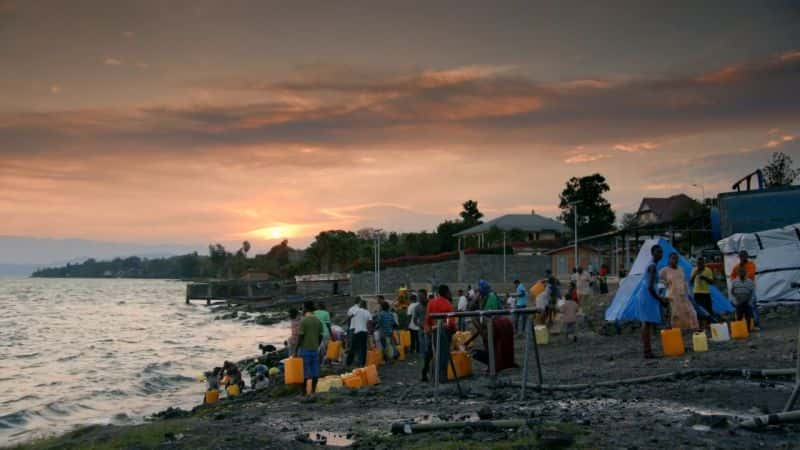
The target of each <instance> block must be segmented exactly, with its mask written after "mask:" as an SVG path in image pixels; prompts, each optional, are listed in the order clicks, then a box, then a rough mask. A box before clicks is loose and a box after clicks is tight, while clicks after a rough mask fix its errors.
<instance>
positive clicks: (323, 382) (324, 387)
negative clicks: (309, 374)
mask: <svg viewBox="0 0 800 450" xmlns="http://www.w3.org/2000/svg"><path fill="white" fill-rule="evenodd" d="M330 390H331V380H329V379H327V378H321V379H320V380H319V381H317V392H319V393H322V392H328V391H330Z"/></svg>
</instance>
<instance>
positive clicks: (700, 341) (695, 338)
mask: <svg viewBox="0 0 800 450" xmlns="http://www.w3.org/2000/svg"><path fill="white" fill-rule="evenodd" d="M692 349H693V350H694V351H695V352H707V351H708V337H706V333H705V331H700V332H697V333H694V334H692Z"/></svg>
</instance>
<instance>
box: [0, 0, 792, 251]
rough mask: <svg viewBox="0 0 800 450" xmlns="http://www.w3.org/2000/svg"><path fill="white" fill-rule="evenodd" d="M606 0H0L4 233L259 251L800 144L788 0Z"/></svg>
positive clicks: (506, 206)
mask: <svg viewBox="0 0 800 450" xmlns="http://www.w3.org/2000/svg"><path fill="white" fill-rule="evenodd" d="M597 3H603V5H599V4H597V5H595V4H591V3H588V2H569V1H566V2H542V1H520V2H516V1H500V2H485V1H472V0H460V1H451V2H413V1H408V2H380V1H366V2H349V1H341V2H327V1H321V2H310V1H293V2H271V1H255V0H254V1H238V0H229V1H225V2H221V1H206V0H194V1H180V0H175V1H169V2H163V1H150V0H140V1H136V2H108V1H80V0H77V1H71V2H63V1H40V0H24V1H23V0H0V43H1V44H0V217H2V220H0V235H2V236H14V237H25V238H36V239H44V238H50V239H88V240H95V241H104V242H125V243H130V244H132V245H145V246H150V245H167V244H169V245H173V246H188V247H192V246H195V247H197V248H199V249H202V248H204V247H205V246H206V245H207V244H208V243H209V242H224V243H234V242H239V241H241V240H244V239H248V240H250V241H251V242H252V243H253V244H254V247H255V249H256V251H263V250H265V249H267V248H269V246H271V245H274V244H275V243H276V242H278V241H279V240H280V239H283V238H288V239H289V241H290V244H291V245H293V246H296V247H304V246H305V245H307V244H308V243H309V242H310V241H311V240H312V239H313V236H314V235H316V233H318V232H319V231H322V230H325V229H352V230H357V229H359V228H363V227H379V228H383V229H387V230H397V231H417V230H423V229H427V230H431V229H433V228H435V226H436V224H438V223H439V222H441V221H442V220H444V219H446V218H455V217H457V214H458V211H459V209H460V205H461V203H462V202H464V201H465V200H467V199H474V200H477V201H478V203H479V207H480V209H481V210H482V211H483V212H484V213H485V214H486V216H487V217H489V218H491V217H495V216H498V215H501V214H505V213H527V212H530V211H531V210H534V211H536V212H537V213H539V214H542V215H545V216H549V217H554V216H557V215H558V213H559V211H558V208H557V204H558V194H559V192H560V191H561V189H563V187H564V183H565V182H566V181H567V180H568V179H569V178H570V177H573V176H582V175H589V174H592V173H595V172H599V173H601V174H603V175H604V176H605V177H606V178H607V179H608V182H609V184H610V186H611V191H610V192H609V193H608V194H607V197H608V199H609V201H610V202H611V203H612V205H613V207H614V209H615V211H616V212H617V213H618V215H620V216H621V215H622V213H625V212H632V211H635V210H636V209H637V207H638V205H639V202H640V201H641V199H642V197H645V196H649V197H654V196H655V197H658V196H669V195H673V194H677V193H681V192H684V193H687V194H689V195H691V196H694V197H697V198H701V197H702V196H703V195H705V196H707V197H711V196H715V195H716V194H717V193H718V192H725V191H728V190H730V186H731V184H732V183H733V182H734V181H736V180H737V179H739V178H741V177H742V176H744V175H745V174H747V173H749V172H751V171H752V170H755V169H757V168H759V167H762V166H764V165H765V164H766V162H767V161H768V159H769V157H770V155H771V154H772V153H773V152H774V151H783V152H784V153H787V154H789V155H790V156H793V157H794V159H795V161H796V162H797V163H800V101H798V94H797V93H798V92H800V6H798V4H797V3H796V2H792V1H762V2H750V1H746V2H739V1H719V2H713V1H712V2H681V1H676V2H642V1H624V2H623V1H620V2H610V3H607V2H597ZM181 248H183V247H181ZM0 253H3V254H4V255H5V257H6V259H8V258H12V259H13V258H14V257H15V256H14V255H13V254H12V253H11V252H9V251H6V252H3V251H2V249H0ZM0 260H2V258H0Z"/></svg>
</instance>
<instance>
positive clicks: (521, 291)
mask: <svg viewBox="0 0 800 450" xmlns="http://www.w3.org/2000/svg"><path fill="white" fill-rule="evenodd" d="M514 287H515V289H516V291H515V292H514V297H515V298H516V309H523V308H527V307H528V290H527V289H525V285H524V284H522V283H520V282H519V280H514ZM514 322H515V328H516V329H517V333H518V334H520V335H522V334H523V333H524V332H525V326H526V325H527V324H528V315H527V314H518V315H517V317H516V319H515V321H514Z"/></svg>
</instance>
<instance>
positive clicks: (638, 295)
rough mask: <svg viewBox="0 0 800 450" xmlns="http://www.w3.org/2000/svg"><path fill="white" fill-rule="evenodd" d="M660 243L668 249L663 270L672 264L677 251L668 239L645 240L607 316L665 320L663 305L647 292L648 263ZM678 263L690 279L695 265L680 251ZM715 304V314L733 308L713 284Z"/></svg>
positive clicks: (712, 300) (657, 267) (607, 318)
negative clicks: (671, 260)
mask: <svg viewBox="0 0 800 450" xmlns="http://www.w3.org/2000/svg"><path fill="white" fill-rule="evenodd" d="M656 244H659V245H661V248H662V249H663V250H664V257H663V258H661V261H659V262H658V265H657V266H656V269H657V270H659V271H660V270H661V269H662V268H664V267H666V266H667V265H668V264H669V255H670V254H671V253H672V252H677V251H676V250H675V248H674V247H673V246H672V244H671V243H670V242H669V241H668V240H666V239H663V238H660V239H649V240H647V241H645V242H644V244H643V245H642V248H641V250H639V254H638V255H637V256H636V261H634V263H633V266H632V267H631V271H630V273H629V274H628V276H627V277H625V278H623V279H622V281H621V282H620V284H619V288H618V289H617V292H616V294H614V299H613V300H611V305H610V306H609V307H608V309H606V315H605V318H606V320H609V321H618V320H638V321H642V322H652V323H661V322H662V320H661V307H660V306H659V304H658V302H657V301H654V300H653V299H651V298H650V295H649V294H648V292H647V281H648V280H647V267H648V266H650V262H651V261H652V256H651V254H650V250H651V249H652V248H653V246H654V245H656ZM678 267H680V268H681V269H682V270H683V272H684V276H685V277H686V280H687V281H688V280H689V277H691V274H692V265H691V264H690V263H689V261H688V260H687V259H686V258H684V257H683V256H682V255H680V253H679V254H678ZM690 293H691V290H690ZM711 306H712V308H713V309H714V314H720V313H728V312H732V311H733V305H732V304H731V302H730V301H729V300H728V299H727V298H726V297H725V296H724V295H722V293H721V292H720V291H719V289H717V288H715V287H713V286H711Z"/></svg>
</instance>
